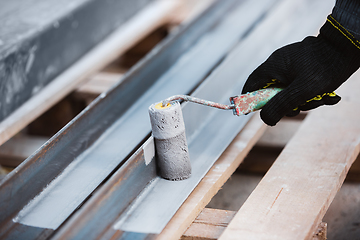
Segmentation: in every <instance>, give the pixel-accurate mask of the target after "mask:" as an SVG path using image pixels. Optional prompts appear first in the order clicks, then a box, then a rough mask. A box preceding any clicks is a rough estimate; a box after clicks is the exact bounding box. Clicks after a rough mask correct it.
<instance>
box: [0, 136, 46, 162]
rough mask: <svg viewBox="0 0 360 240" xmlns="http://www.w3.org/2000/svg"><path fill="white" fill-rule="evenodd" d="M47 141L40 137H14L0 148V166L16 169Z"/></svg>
mask: <svg viewBox="0 0 360 240" xmlns="http://www.w3.org/2000/svg"><path fill="white" fill-rule="evenodd" d="M47 140H48V138H46V137H40V136H27V135H23V136H22V135H19V136H18V135H16V136H15V137H13V138H12V139H10V140H9V141H7V142H6V143H4V144H3V145H1V146H0V164H1V165H3V166H7V167H17V166H18V165H19V164H20V163H21V162H22V161H24V160H25V159H26V158H27V157H29V156H30V155H31V154H33V153H34V152H35V151H36V150H37V149H39V148H40V147H41V146H42V145H43V144H44V143H45V142H46V141H47Z"/></svg>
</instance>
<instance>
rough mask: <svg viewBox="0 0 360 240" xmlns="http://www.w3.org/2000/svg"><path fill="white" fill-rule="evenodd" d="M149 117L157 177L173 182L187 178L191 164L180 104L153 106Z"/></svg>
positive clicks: (158, 104) (189, 174)
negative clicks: (153, 140)
mask: <svg viewBox="0 0 360 240" xmlns="http://www.w3.org/2000/svg"><path fill="white" fill-rule="evenodd" d="M149 115H150V122H151V128H152V134H153V137H154V139H155V149H156V163H157V166H158V172H159V175H160V176H161V177H163V178H165V179H168V180H173V181H177V180H183V179H187V178H189V177H190V176H191V164H190V157H189V150H188V146H187V142H186V136H185V125H184V120H183V116H182V111H181V106H180V103H178V102H172V103H170V104H166V105H165V107H162V105H161V103H157V104H153V105H151V106H150V107H149Z"/></svg>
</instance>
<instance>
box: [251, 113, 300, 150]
mask: <svg viewBox="0 0 360 240" xmlns="http://www.w3.org/2000/svg"><path fill="white" fill-rule="evenodd" d="M301 123H302V121H299V120H293V119H291V118H285V119H282V120H281V121H280V122H279V123H278V124H276V126H274V127H267V128H266V131H265V133H264V135H263V136H262V137H261V138H260V139H259V141H258V142H257V143H256V145H257V146H261V147H278V148H283V147H285V145H286V144H287V143H288V142H289V141H290V139H291V138H292V137H293V136H294V134H295V133H296V131H297V130H298V129H299V127H300V125H301Z"/></svg>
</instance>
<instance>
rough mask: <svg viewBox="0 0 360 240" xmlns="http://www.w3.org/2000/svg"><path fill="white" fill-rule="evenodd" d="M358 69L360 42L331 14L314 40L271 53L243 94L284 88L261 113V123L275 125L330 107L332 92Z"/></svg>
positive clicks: (359, 65)
mask: <svg viewBox="0 0 360 240" xmlns="http://www.w3.org/2000/svg"><path fill="white" fill-rule="evenodd" d="M359 67H360V42H359V41H357V40H356V39H355V38H354V37H353V36H352V35H351V34H350V33H349V32H347V31H346V29H344V28H343V27H342V26H341V25H340V24H339V23H338V22H337V21H336V20H335V19H334V18H333V17H332V16H331V15H329V16H328V19H327V22H326V23H325V24H324V25H323V26H322V28H321V29H320V34H319V35H318V36H317V37H306V38H305V39H304V40H303V41H301V42H297V43H293V44H290V45H287V46H285V47H282V48H280V49H278V50H276V51H275V52H273V53H272V54H271V55H270V57H269V58H268V59H267V60H266V61H265V62H264V63H262V64H261V65H260V66H259V67H258V68H257V69H255V70H254V71H253V72H252V74H251V75H250V76H249V78H248V79H247V81H246V83H245V85H244V88H243V90H242V93H243V94H244V93H247V92H252V91H255V90H259V89H261V88H266V87H269V86H279V87H283V88H284V90H283V91H281V92H280V93H278V94H276V95H275V96H274V97H273V98H272V99H271V100H270V101H269V102H268V103H267V104H266V105H265V106H264V107H263V108H262V110H261V113H260V115H261V118H262V120H263V121H264V122H265V123H266V124H268V125H270V126H274V125H275V124H276V123H277V122H278V121H280V119H281V118H282V117H284V116H285V115H288V116H296V115H297V114H299V112H300V110H302V111H307V110H310V109H313V108H317V107H319V106H321V105H333V104H336V103H338V102H339V101H340V99H341V98H340V97H339V96H338V95H336V94H335V93H333V91H334V90H335V89H337V88H338V87H339V86H340V85H341V84H342V83H343V82H345V81H346V80H347V79H348V78H349V77H350V76H351V75H352V74H353V73H354V72H355V71H356V70H357V69H358V68H359Z"/></svg>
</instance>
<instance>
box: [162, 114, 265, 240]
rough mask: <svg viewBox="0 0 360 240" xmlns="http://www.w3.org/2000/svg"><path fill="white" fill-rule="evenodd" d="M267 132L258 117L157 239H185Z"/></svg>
mask: <svg viewBox="0 0 360 240" xmlns="http://www.w3.org/2000/svg"><path fill="white" fill-rule="evenodd" d="M264 130H265V125H264V124H263V123H262V121H261V120H260V119H259V115H258V113H256V114H254V116H253V117H252V119H251V120H250V121H249V122H248V123H247V125H246V126H245V127H244V128H243V130H242V131H241V132H240V133H239V135H238V136H237V137H236V138H235V139H234V141H233V142H232V143H231V144H230V145H229V147H228V148H227V149H226V150H225V152H224V153H223V154H222V155H221V157H220V158H219V159H218V161H217V162H216V163H215V164H214V166H213V167H212V168H211V169H210V171H209V172H208V173H207V174H206V176H205V177H204V178H203V179H202V181H201V182H200V183H199V185H198V186H197V187H196V188H195V189H194V191H193V192H192V193H191V195H190V196H189V197H188V199H187V200H186V201H185V202H184V204H183V205H182V206H181V208H180V209H179V210H178V211H177V212H176V214H175V215H174V217H173V218H172V219H171V221H170V222H169V223H168V225H167V226H166V227H165V229H164V230H163V231H162V233H161V234H160V235H159V236H158V238H157V239H163V240H171V239H174V240H175V239H176V240H177V239H179V238H180V237H181V236H182V234H183V233H184V231H185V230H186V229H187V227H188V226H189V225H190V224H191V222H192V221H193V220H194V219H195V218H196V216H197V215H198V214H199V213H200V211H201V210H202V209H203V208H204V207H205V206H206V205H207V204H208V203H209V202H210V200H211V198H212V197H213V196H214V195H215V194H216V193H217V192H218V191H219V189H220V188H221V186H222V185H223V184H224V183H225V182H226V181H227V179H228V178H229V177H230V176H231V174H232V173H233V172H234V171H235V170H236V168H237V167H238V166H239V164H240V163H241V162H242V160H243V159H244V157H245V156H246V155H247V153H248V152H249V151H250V149H251V147H252V146H253V145H254V144H255V142H256V141H257V140H258V139H259V137H260V136H261V135H262V134H263V132H264Z"/></svg>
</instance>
